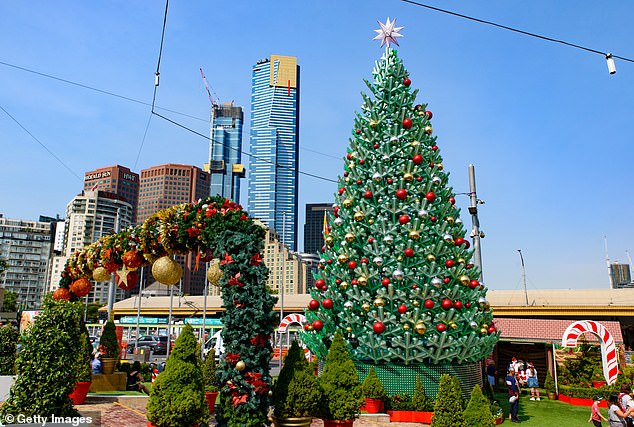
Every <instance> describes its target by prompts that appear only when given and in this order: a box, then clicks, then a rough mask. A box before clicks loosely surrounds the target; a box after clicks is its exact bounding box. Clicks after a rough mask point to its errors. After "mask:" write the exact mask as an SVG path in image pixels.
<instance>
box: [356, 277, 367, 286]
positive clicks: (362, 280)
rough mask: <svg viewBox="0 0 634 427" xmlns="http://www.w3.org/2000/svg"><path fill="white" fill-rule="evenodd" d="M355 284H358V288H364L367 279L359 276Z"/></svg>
mask: <svg viewBox="0 0 634 427" xmlns="http://www.w3.org/2000/svg"><path fill="white" fill-rule="evenodd" d="M357 283H359V285H360V286H365V285H367V284H368V278H367V277H365V276H360V277H359V279H357Z"/></svg>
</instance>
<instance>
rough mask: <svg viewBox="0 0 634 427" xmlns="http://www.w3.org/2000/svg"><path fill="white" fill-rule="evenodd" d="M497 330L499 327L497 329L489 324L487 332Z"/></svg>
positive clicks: (492, 332)
mask: <svg viewBox="0 0 634 427" xmlns="http://www.w3.org/2000/svg"><path fill="white" fill-rule="evenodd" d="M496 331H497V329H495V327H494V326H489V329H487V332H488V333H489V334H494V333H495V332H496Z"/></svg>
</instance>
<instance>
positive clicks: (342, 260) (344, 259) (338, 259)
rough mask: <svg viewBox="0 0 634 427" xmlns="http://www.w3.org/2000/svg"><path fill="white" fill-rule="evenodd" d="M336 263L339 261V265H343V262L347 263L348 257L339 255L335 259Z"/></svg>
mask: <svg viewBox="0 0 634 427" xmlns="http://www.w3.org/2000/svg"><path fill="white" fill-rule="evenodd" d="M337 261H339V262H340V263H341V264H343V263H344V262H348V255H346V254H341V255H339V256H338V257H337Z"/></svg>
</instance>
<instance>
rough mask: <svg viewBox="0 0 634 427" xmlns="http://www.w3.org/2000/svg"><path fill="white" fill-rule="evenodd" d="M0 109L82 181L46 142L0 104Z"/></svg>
mask: <svg viewBox="0 0 634 427" xmlns="http://www.w3.org/2000/svg"><path fill="white" fill-rule="evenodd" d="M0 110H2V111H3V112H4V114H6V115H7V116H9V118H11V120H13V121H14V122H15V123H16V124H17V125H18V126H20V127H21V128H22V130H23V131H24V132H26V133H28V134H29V136H30V137H31V138H33V139H34V140H35V141H36V142H37V143H38V144H40V145H41V146H42V147H43V148H44V149H45V150H46V151H47V152H48V154H50V155H51V156H53V157H54V158H55V160H57V161H58V162H59V163H60V164H61V165H62V166H64V168H66V170H68V171H69V172H70V173H72V174H73V175H74V176H75V177H76V178H77V179H79V180H80V181H83V179H82V178H81V177H80V176H79V175H77V173H75V171H73V170H72V169H71V168H70V167H68V165H67V164H66V163H64V162H63V161H62V159H60V158H59V157H57V155H55V153H53V152H52V151H51V150H49V148H48V147H47V146H46V144H44V143H43V142H42V141H40V140H39V139H37V138H36V137H35V135H33V134H32V133H31V132H30V131H29V130H28V129H27V128H25V127H24V125H22V123H20V122H19V121H18V119H16V118H15V117H13V116H12V115H11V114H10V113H9V112H8V111H7V110H5V109H4V107H2V105H0Z"/></svg>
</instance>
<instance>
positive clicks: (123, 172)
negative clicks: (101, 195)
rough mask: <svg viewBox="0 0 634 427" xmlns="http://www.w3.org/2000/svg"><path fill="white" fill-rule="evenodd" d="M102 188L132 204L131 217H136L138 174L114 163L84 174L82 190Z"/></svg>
mask: <svg viewBox="0 0 634 427" xmlns="http://www.w3.org/2000/svg"><path fill="white" fill-rule="evenodd" d="M90 190H93V191H94V190H104V191H107V192H109V193H112V194H116V195H117V196H118V197H119V199H120V200H123V201H125V202H128V203H130V204H131V205H132V215H133V216H132V219H134V218H136V209H137V202H138V199H139V174H138V173H135V172H132V171H131V170H130V169H128V168H126V167H124V166H119V165H114V166H106V167H103V168H99V169H95V170H94V171H90V172H86V173H85V174H84V191H90Z"/></svg>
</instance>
